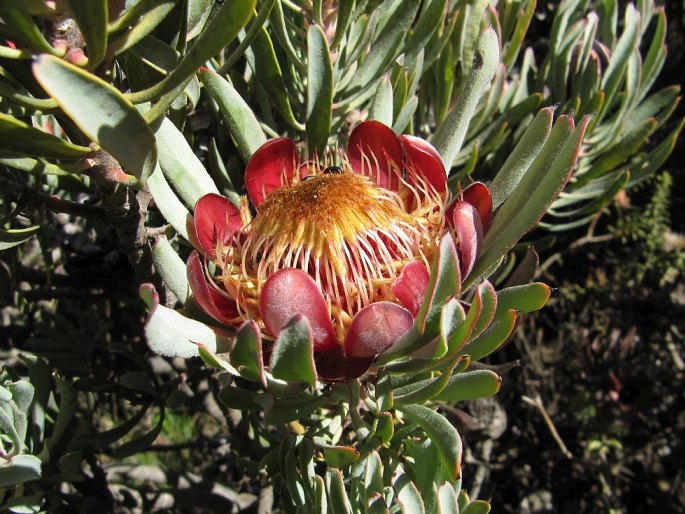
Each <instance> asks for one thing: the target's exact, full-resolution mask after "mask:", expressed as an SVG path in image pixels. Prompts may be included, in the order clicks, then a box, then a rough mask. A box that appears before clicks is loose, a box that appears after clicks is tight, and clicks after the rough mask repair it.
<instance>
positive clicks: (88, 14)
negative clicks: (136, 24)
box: [67, 0, 109, 69]
mask: <svg viewBox="0 0 685 514" xmlns="http://www.w3.org/2000/svg"><path fill="white" fill-rule="evenodd" d="M67 4H68V5H69V14H71V15H72V16H73V17H74V20H76V23H77V24H78V28H79V30H80V31H81V34H83V39H85V42H86V50H87V52H88V68H90V69H94V68H95V67H96V66H97V65H98V64H100V63H101V62H102V59H104V57H105V52H106V50H107V24H108V23H109V13H108V11H107V0H67Z"/></svg>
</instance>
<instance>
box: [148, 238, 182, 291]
mask: <svg viewBox="0 0 685 514" xmlns="http://www.w3.org/2000/svg"><path fill="white" fill-rule="evenodd" d="M152 260H153V262H154V264H155V270H156V271H157V272H158V273H159V274H160V275H161V276H162V280H164V283H165V284H166V285H167V286H168V287H169V289H171V292H172V293H174V295H175V296H176V298H178V300H179V301H180V302H181V303H182V304H185V303H186V300H187V299H188V295H189V294H190V286H189V285H188V276H187V273H186V265H185V263H184V262H183V260H182V259H181V258H180V257H179V256H178V253H176V250H174V249H173V248H172V247H171V244H169V240H168V239H167V238H166V236H160V237H158V238H157V240H156V241H155V244H154V245H153V246H152Z"/></svg>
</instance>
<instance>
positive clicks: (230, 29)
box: [129, 0, 257, 103]
mask: <svg viewBox="0 0 685 514" xmlns="http://www.w3.org/2000/svg"><path fill="white" fill-rule="evenodd" d="M256 3H257V0H232V1H230V2H224V3H223V5H222V6H221V7H220V8H219V9H218V11H217V13H216V15H215V16H214V17H213V18H212V20H211V21H210V22H209V23H208V24H207V25H206V26H205V29H204V30H203V31H202V34H201V35H199V36H198V37H197V38H196V39H195V43H194V44H193V46H192V48H191V49H190V50H189V51H188V53H186V54H185V56H184V57H183V59H182V60H181V62H179V63H178V66H176V68H174V70H173V71H172V72H171V73H170V74H169V75H167V76H166V77H165V78H164V79H163V80H162V81H160V82H158V83H157V84H155V85H154V86H152V87H150V88H148V89H145V90H143V91H138V92H136V93H131V94H130V95H129V100H130V101H131V102H133V103H143V102H147V101H150V100H153V99H155V98H159V97H160V96H162V95H164V94H165V93H168V92H169V91H171V90H172V89H174V88H175V87H176V86H178V85H180V84H181V83H183V82H185V81H186V80H187V79H188V78H189V77H190V76H191V75H193V74H194V73H195V72H196V71H197V70H198V68H200V66H202V65H204V64H205V62H206V61H208V60H209V59H210V58H211V57H214V56H215V55H216V54H218V53H219V52H220V51H221V50H222V49H224V48H225V47H226V46H228V44H229V43H230V42H231V41H233V39H235V37H236V36H237V35H238V32H239V31H240V29H242V28H243V27H244V26H245V25H246V24H247V22H248V20H249V19H250V18H251V17H252V14H253V12H254V9H255V4H256Z"/></svg>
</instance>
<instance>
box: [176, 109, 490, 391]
mask: <svg viewBox="0 0 685 514" xmlns="http://www.w3.org/2000/svg"><path fill="white" fill-rule="evenodd" d="M245 185H246V188H247V192H248V195H249V201H251V202H252V204H253V206H254V208H255V209H256V215H254V216H253V215H252V214H251V209H250V205H249V201H248V198H247V197H243V198H242V202H241V205H240V207H239V208H238V207H236V206H235V205H233V204H232V203H231V202H230V201H229V200H228V199H227V198H224V197H222V196H219V195H216V194H209V195H206V196H204V197H202V198H201V199H200V200H199V201H198V202H197V205H196V207H195V215H194V228H195V235H196V236H197V241H196V244H197V245H198V247H199V248H201V249H202V251H203V252H204V254H205V258H208V259H211V260H212V261H214V263H215V264H216V267H217V269H218V270H220V271H219V273H218V275H217V276H216V277H208V276H207V273H206V272H205V271H204V270H203V267H202V264H201V262H200V259H199V256H198V254H197V253H196V252H193V254H192V255H191V256H190V259H189V260H188V275H189V278H190V283H191V287H192V290H193V295H194V297H195V299H196V301H197V303H198V304H199V305H200V307H201V308H203V309H204V310H205V311H206V312H207V313H208V314H209V315H211V316H212V317H214V318H215V319H216V320H218V321H220V322H222V323H224V324H229V325H233V326H238V325H240V324H241V323H242V322H244V321H246V320H254V321H256V322H257V323H258V325H259V326H260V328H261V330H262V333H263V335H264V336H265V337H266V338H273V339H276V337H277V336H278V334H279V331H280V330H281V328H282V327H283V326H284V325H285V324H286V323H287V322H288V320H290V319H291V318H292V317H293V316H296V315H300V316H304V317H306V318H307V320H308V322H309V324H310V326H311V334H312V343H313V350H314V354H315V358H316V364H317V372H318V375H319V377H321V378H323V379H327V380H343V379H350V378H354V377H356V376H359V375H361V374H362V373H364V372H365V371H366V370H367V369H368V368H369V366H370V365H371V363H372V362H373V359H374V357H375V356H377V355H378V354H379V353H381V352H383V351H384V350H385V349H386V348H388V347H389V346H390V345H392V344H393V343H394V342H395V341H397V340H398V339H399V338H401V337H402V335H404V333H405V332H406V331H407V330H408V329H409V328H410V327H411V325H412V323H413V321H414V317H415V316H416V314H417V312H418V310H419V308H420V306H421V302H422V301H423V298H424V295H425V292H426V288H427V285H428V282H429V272H428V266H429V263H430V262H431V260H432V258H433V255H434V253H435V251H436V248H437V245H438V243H439V240H440V238H441V237H442V236H443V233H444V232H445V231H446V230H449V231H451V232H452V234H453V236H454V239H455V241H457V243H458V250H459V255H460V257H461V271H462V277H465V276H466V275H467V274H468V273H469V271H470V270H471V268H472V267H473V264H474V262H475V260H476V258H477V254H478V249H479V245H480V241H481V239H482V235H483V231H484V228H487V225H488V223H489V220H490V215H491V201H490V194H489V192H488V189H487V188H486V187H485V186H484V185H483V184H480V183H475V184H472V185H471V186H470V187H469V188H467V189H466V190H464V191H463V192H460V193H459V194H458V195H457V198H455V199H454V200H453V201H452V198H451V195H450V193H449V192H448V189H447V180H446V173H445V169H444V166H443V164H442V161H441V159H440V156H439V155H438V153H437V151H436V150H435V148H433V147H432V146H431V145H430V144H429V143H428V142H426V141H424V140H422V139H419V138H417V137H413V136H406V135H404V136H399V137H397V136H396V135H395V134H394V133H393V131H392V130H391V129H390V128H388V127H386V126H385V125H383V124H382V123H380V122H377V121H367V122H364V123H361V124H360V125H358V126H357V127H356V128H355V129H354V131H353V132H352V134H351V135H350V139H349V144H348V148H347V153H346V154H342V153H341V152H340V153H338V154H337V155H336V154H334V153H332V152H329V153H327V154H326V155H325V156H324V157H323V158H321V159H319V158H314V159H313V160H309V161H304V162H301V161H300V158H299V156H298V152H297V148H296V145H295V143H294V142H293V141H292V140H291V139H287V138H278V139H272V140H270V141H267V142H266V143H265V144H264V145H263V146H262V147H261V148H259V149H258V150H257V151H256V152H255V154H254V155H253V156H252V159H251V160H250V162H249V163H248V165H247V169H246V171H245ZM207 278H208V280H207Z"/></svg>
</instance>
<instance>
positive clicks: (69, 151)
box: [0, 114, 92, 159]
mask: <svg viewBox="0 0 685 514" xmlns="http://www.w3.org/2000/svg"><path fill="white" fill-rule="evenodd" d="M0 149H2V150H9V151H10V152H16V153H17V154H18V156H22V155H32V156H36V157H49V158H55V159H74V158H77V157H83V156H85V155H88V154H89V153H91V152H92V150H91V149H90V148H88V147H85V146H79V145H75V144H73V143H70V142H69V141H65V140H63V139H60V138H58V137H55V136H53V135H52V134H48V133H47V132H43V131H42V130H39V129H37V128H34V127H31V126H30V125H27V124H26V123H24V122H23V121H19V120H18V119H16V118H14V117H13V116H9V115H7V114H0Z"/></svg>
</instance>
